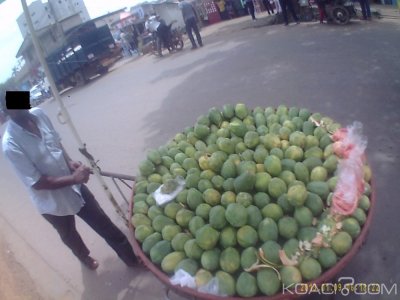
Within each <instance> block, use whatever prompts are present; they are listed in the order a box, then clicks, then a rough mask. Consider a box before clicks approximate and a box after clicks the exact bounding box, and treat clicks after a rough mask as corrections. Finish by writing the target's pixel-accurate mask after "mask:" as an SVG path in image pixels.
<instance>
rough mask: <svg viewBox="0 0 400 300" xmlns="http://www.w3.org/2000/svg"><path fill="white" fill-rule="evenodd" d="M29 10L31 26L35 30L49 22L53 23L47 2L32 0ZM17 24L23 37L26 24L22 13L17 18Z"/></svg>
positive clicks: (47, 24) (26, 28)
mask: <svg viewBox="0 0 400 300" xmlns="http://www.w3.org/2000/svg"><path fill="white" fill-rule="evenodd" d="M29 12H30V15H31V19H32V23H33V27H34V28H35V29H36V30H40V29H42V28H44V27H46V26H49V25H50V24H54V23H55V19H54V17H53V15H52V12H51V9H50V7H49V5H48V4H47V3H42V2H41V1H40V0H37V1H34V2H32V3H31V4H30V5H29ZM17 24H18V27H19V30H20V32H21V35H22V37H24V38H25V36H26V34H27V32H28V25H27V23H26V20H25V16H24V14H23V13H22V14H21V15H20V16H19V17H18V18H17Z"/></svg>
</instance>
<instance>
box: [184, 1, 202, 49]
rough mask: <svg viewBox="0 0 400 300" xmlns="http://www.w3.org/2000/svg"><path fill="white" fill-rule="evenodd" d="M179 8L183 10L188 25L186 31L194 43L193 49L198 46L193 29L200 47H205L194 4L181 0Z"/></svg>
mask: <svg viewBox="0 0 400 300" xmlns="http://www.w3.org/2000/svg"><path fill="white" fill-rule="evenodd" d="M179 8H180V9H181V11H182V17H183V21H184V22H185V26H186V33H187V34H188V36H189V39H190V42H191V43H192V50H193V49H196V48H197V45H196V42H195V40H194V37H193V31H194V33H195V35H196V39H197V43H198V44H199V46H200V47H203V41H202V39H201V35H200V32H199V27H198V26H197V21H198V16H197V13H196V10H195V9H194V7H193V5H192V4H191V3H189V2H187V1H185V0H179Z"/></svg>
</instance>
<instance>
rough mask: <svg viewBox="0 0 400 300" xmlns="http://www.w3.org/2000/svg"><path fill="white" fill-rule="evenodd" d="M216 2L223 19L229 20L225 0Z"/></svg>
mask: <svg viewBox="0 0 400 300" xmlns="http://www.w3.org/2000/svg"><path fill="white" fill-rule="evenodd" d="M216 4H217V6H218V11H219V15H220V16H221V19H222V20H228V18H229V17H228V11H227V9H226V3H225V0H217V1H216Z"/></svg>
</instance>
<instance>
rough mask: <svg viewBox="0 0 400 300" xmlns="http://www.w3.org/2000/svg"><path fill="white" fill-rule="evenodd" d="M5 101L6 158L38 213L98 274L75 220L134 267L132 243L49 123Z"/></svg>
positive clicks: (37, 113) (36, 110) (42, 116)
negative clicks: (101, 202) (90, 187)
mask: <svg viewBox="0 0 400 300" xmlns="http://www.w3.org/2000/svg"><path fill="white" fill-rule="evenodd" d="M2 100H3V99H2ZM0 101H1V100H0ZM7 101H9V100H7ZM1 102H3V103H2V104H3V107H4V108H3V110H4V111H5V113H6V114H7V115H8V116H9V118H10V120H9V121H8V124H7V128H6V130H5V133H4V136H3V139H2V149H3V153H4V156H5V157H6V159H7V160H8V161H9V162H10V163H11V165H12V167H13V168H14V170H15V172H16V174H17V176H18V177H19V179H20V180H21V181H22V182H23V184H24V185H25V187H26V188H27V190H28V193H29V195H30V198H31V200H32V202H33V204H34V206H35V207H36V209H37V210H38V212H39V213H40V214H41V215H42V216H43V217H44V219H46V220H47V221H48V222H49V223H51V224H52V225H53V227H54V228H55V229H56V230H57V232H58V233H59V235H60V237H61V240H62V241H63V242H64V243H65V245H67V246H68V247H69V248H70V249H71V250H72V252H73V254H74V255H75V256H76V257H77V258H78V259H79V260H80V261H81V262H82V263H83V264H84V265H85V266H86V267H88V268H90V269H92V270H95V269H96V268H97V267H98V265H99V264H98V262H97V260H95V259H94V258H92V257H91V256H90V255H89V253H90V251H89V249H88V248H87V247H86V245H85V244H84V242H83V240H82V238H81V236H80V234H79V233H78V231H77V230H76V227H75V215H77V216H79V217H80V218H81V219H83V220H84V221H85V222H86V223H87V224H88V225H89V226H90V227H92V228H93V229H94V230H95V231H96V232H97V233H98V234H99V235H100V236H101V237H102V238H103V239H104V240H105V241H106V242H107V243H108V244H109V245H110V246H111V247H112V248H113V249H114V250H115V252H116V253H117V254H118V256H119V257H120V258H121V259H122V260H123V261H124V262H125V264H126V265H128V266H129V267H132V266H134V265H135V263H136V261H137V260H136V257H135V254H134V252H133V250H132V247H131V245H130V243H129V241H128V239H127V238H126V236H125V235H124V234H123V233H122V232H121V230H120V229H119V228H118V227H117V226H116V225H115V224H114V223H112V221H111V220H110V219H109V217H108V216H107V215H106V214H105V212H104V211H103V210H102V209H101V207H100V205H99V204H98V202H97V201H96V199H95V197H94V196H93V194H92V193H91V192H90V190H89V189H88V188H87V187H86V185H85V183H87V182H88V180H89V176H90V169H89V168H88V167H86V166H84V165H83V164H82V163H80V162H76V161H73V160H71V158H70V157H69V156H68V154H67V153H66V151H65V150H64V148H63V146H62V144H61V139H60V136H59V135H58V133H57V132H56V131H55V129H54V127H53V125H52V123H51V122H50V119H49V118H48V117H47V116H46V115H45V113H44V112H43V111H42V110H41V109H40V108H32V109H30V110H21V109H7V108H6V107H10V106H9V105H4V101H1ZM7 103H8V102H7Z"/></svg>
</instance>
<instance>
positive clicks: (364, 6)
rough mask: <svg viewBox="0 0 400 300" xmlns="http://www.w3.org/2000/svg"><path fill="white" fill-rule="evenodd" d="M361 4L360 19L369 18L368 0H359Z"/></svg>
mask: <svg viewBox="0 0 400 300" xmlns="http://www.w3.org/2000/svg"><path fill="white" fill-rule="evenodd" d="M359 1H360V6H361V13H362V15H363V16H362V19H363V20H367V19H371V8H370V7H369V0H359Z"/></svg>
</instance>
